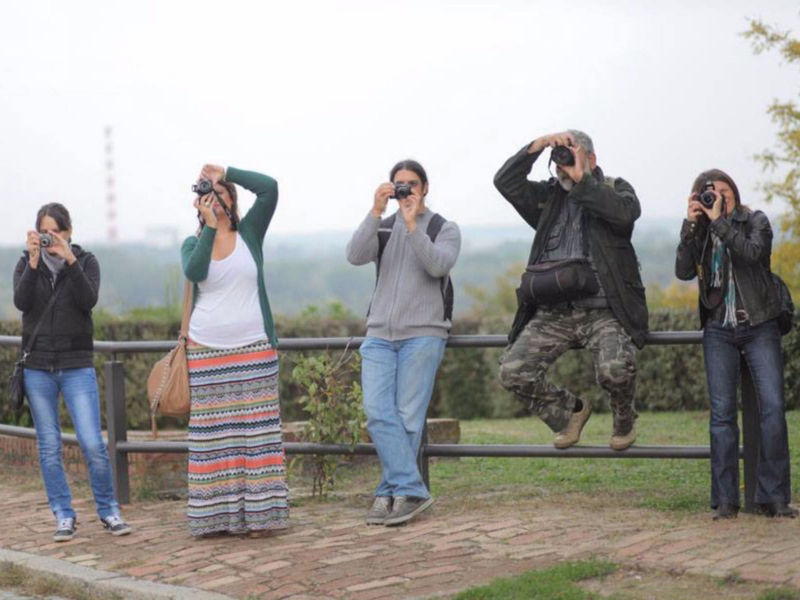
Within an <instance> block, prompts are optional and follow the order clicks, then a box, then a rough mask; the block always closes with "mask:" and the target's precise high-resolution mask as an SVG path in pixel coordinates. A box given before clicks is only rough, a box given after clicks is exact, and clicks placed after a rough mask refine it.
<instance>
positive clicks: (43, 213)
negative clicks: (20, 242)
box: [36, 202, 72, 231]
mask: <svg viewBox="0 0 800 600" xmlns="http://www.w3.org/2000/svg"><path fill="white" fill-rule="evenodd" d="M45 217H50V218H51V219H53V220H54V221H55V222H56V225H58V229H59V231H72V219H71V218H70V216H69V211H68V210H67V208H66V207H65V206H64V205H63V204H59V203H58V202H50V203H49V204H45V205H44V206H42V207H41V208H40V209H39V212H38V213H36V231H39V227H40V226H41V224H42V219H44V218H45Z"/></svg>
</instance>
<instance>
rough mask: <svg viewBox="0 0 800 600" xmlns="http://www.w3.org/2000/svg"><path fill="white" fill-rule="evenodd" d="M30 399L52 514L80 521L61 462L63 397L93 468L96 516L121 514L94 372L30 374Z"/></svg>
mask: <svg viewBox="0 0 800 600" xmlns="http://www.w3.org/2000/svg"><path fill="white" fill-rule="evenodd" d="M24 377H25V394H26V395H27V397H28V403H29V404H30V407H31V414H32V415H33V423H34V426H35V427H36V441H37V444H38V446H39V467H40V468H41V470H42V479H44V487H45V489H46V490H47V501H48V503H49V504H50V510H52V511H53V514H54V515H55V516H56V518H57V519H64V518H67V517H73V518H74V517H75V511H74V510H73V509H72V494H71V493H70V490H69V484H68V483H67V478H66V475H65V473H64V465H63V463H62V461H61V426H60V424H59V419H58V394H59V392H61V394H62V395H63V397H64V402H65V404H66V405H67V409H68V410H69V414H70V416H71V417H72V424H73V426H74V427H75V433H76V435H77V436H78V443H79V444H80V447H81V450H82V451H83V455H84V457H85V458H86V462H87V464H88V466H89V481H90V483H91V486H92V494H93V495H94V501H95V506H96V507H97V514H98V515H99V516H100V518H101V519H102V518H105V517H108V516H111V515H118V514H119V505H118V504H117V500H116V498H115V496H114V486H113V483H112V481H111V464H110V463H109V460H108V450H107V449H106V444H105V442H104V441H103V437H102V435H101V434H100V396H99V394H98V392H97V378H96V375H95V372H94V369H93V368H92V367H87V368H81V369H64V370H60V371H53V372H50V371H40V370H38V369H25V375H24Z"/></svg>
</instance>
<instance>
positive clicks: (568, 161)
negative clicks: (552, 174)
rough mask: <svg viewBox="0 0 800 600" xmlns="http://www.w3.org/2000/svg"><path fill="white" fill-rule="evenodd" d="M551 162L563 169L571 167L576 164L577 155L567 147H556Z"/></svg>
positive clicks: (551, 154) (551, 155)
mask: <svg viewBox="0 0 800 600" xmlns="http://www.w3.org/2000/svg"><path fill="white" fill-rule="evenodd" d="M550 160H552V161H553V162H554V163H556V164H557V165H559V166H562V167H571V166H572V165H574V164H575V155H574V154H573V153H572V150H570V149H569V148H567V147H566V146H556V147H555V148H553V150H552V152H550Z"/></svg>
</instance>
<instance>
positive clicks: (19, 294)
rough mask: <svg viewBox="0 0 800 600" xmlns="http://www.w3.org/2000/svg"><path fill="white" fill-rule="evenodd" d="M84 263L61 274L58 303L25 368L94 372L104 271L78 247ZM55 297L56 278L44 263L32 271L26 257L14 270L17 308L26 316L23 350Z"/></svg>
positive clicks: (75, 251)
mask: <svg viewBox="0 0 800 600" xmlns="http://www.w3.org/2000/svg"><path fill="white" fill-rule="evenodd" d="M72 252H73V253H74V254H75V257H76V258H77V259H78V260H76V261H75V262H74V263H72V265H70V266H65V267H64V269H62V271H61V272H60V273H59V274H58V278H57V280H56V283H55V287H57V288H61V291H60V292H59V294H58V298H57V299H56V303H55V305H54V306H53V308H52V309H51V311H50V314H48V315H46V316H45V318H44V322H43V324H42V326H41V328H40V329H39V334H38V335H37V336H36V341H35V342H34V346H33V350H32V351H31V354H30V356H28V359H27V361H26V363H25V366H26V367H27V368H29V369H43V370H48V371H54V370H58V369H75V368H81V367H91V366H93V365H94V363H93V360H92V358H93V352H94V344H93V341H92V333H93V324H92V308H93V307H94V305H95V304H97V293H98V291H99V289H100V266H99V265H98V263H97V259H96V258H95V257H94V255H93V254H91V253H90V252H85V251H84V250H83V249H82V248H81V247H80V246H76V245H73V246H72ZM53 293H54V286H53V284H52V274H51V272H50V270H49V269H48V268H47V265H45V264H44V261H43V260H41V259H40V260H39V266H38V268H36V269H31V267H30V265H29V264H28V253H27V252H24V253H23V255H22V257H21V258H20V259H19V262H18V263H17V266H16V268H15V269H14V305H15V306H16V307H17V308H18V309H19V310H21V311H22V347H23V348H25V347H26V346H27V345H28V340H29V339H30V336H31V334H32V333H33V330H34V328H35V327H36V324H37V323H38V322H39V318H40V317H41V316H42V313H43V312H44V309H45V307H46V306H47V304H48V302H49V300H50V297H51V296H52V294H53Z"/></svg>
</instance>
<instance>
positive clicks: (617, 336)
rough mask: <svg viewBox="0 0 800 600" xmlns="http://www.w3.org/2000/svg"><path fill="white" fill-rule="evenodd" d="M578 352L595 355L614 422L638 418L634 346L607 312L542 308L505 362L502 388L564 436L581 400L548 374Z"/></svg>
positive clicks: (503, 358)
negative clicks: (566, 356) (570, 353)
mask: <svg viewBox="0 0 800 600" xmlns="http://www.w3.org/2000/svg"><path fill="white" fill-rule="evenodd" d="M576 347H579V348H587V349H589V350H590V351H591V352H592V354H593V358H594V368H595V377H596V380H597V383H598V385H600V387H602V388H603V389H604V390H606V392H608V394H609V396H610V404H611V410H612V411H613V412H614V415H615V417H617V418H632V419H635V418H636V411H635V410H634V407H633V391H634V386H635V381H636V363H635V360H634V350H635V347H634V344H633V342H632V341H631V338H630V336H629V335H628V334H627V333H626V332H625V330H624V329H623V327H622V325H621V324H620V322H619V321H617V319H616V318H615V317H614V315H613V313H612V312H611V310H610V309H608V308H588V309H587V308H574V307H569V308H557V309H547V308H540V309H539V310H538V311H537V312H536V316H534V318H533V319H531V320H530V322H529V323H528V324H527V325H526V326H525V329H523V331H522V333H520V335H519V337H518V338H517V339H516V340H515V341H514V343H513V344H511V345H510V346H508V347H507V348H506V349H505V351H504V352H503V354H502V356H501V357H500V383H501V384H502V385H503V387H504V388H506V389H507V390H509V391H511V392H513V393H514V395H515V396H516V397H517V399H518V400H519V401H521V402H522V403H523V404H525V405H526V406H527V407H528V408H530V409H531V410H532V411H533V412H534V413H536V414H537V415H538V416H539V418H540V419H542V421H544V422H545V423H547V425H548V426H549V427H550V429H552V430H553V431H561V430H562V429H563V428H564V427H566V425H567V421H569V418H570V415H571V414H572V410H573V408H574V407H575V402H576V400H577V399H578V398H577V396H575V395H574V394H572V393H571V392H569V391H567V390H563V389H560V388H558V387H556V386H555V385H553V384H552V383H551V382H550V381H548V380H547V378H546V376H545V374H546V373H547V369H549V368H550V365H552V364H553V363H554V362H555V361H556V359H558V357H559V356H561V355H562V354H564V352H566V351H567V350H569V349H571V348H576Z"/></svg>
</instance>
